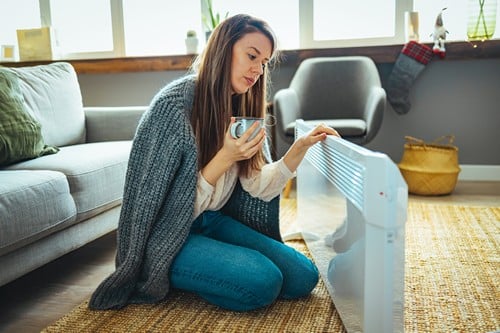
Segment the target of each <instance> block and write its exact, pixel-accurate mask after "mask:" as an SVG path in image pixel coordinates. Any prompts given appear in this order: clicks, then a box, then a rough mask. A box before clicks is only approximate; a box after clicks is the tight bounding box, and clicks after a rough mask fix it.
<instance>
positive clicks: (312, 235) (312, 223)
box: [285, 120, 408, 333]
mask: <svg viewBox="0 0 500 333" xmlns="http://www.w3.org/2000/svg"><path fill="white" fill-rule="evenodd" d="M312 129H313V127H312V126H310V125H307V124H306V123H305V122H304V121H302V120H298V121H297V122H296V137H300V136H303V135H304V134H306V133H307V132H309V131H310V130H312ZM407 205H408V189H407V185H406V183H405V181H404V179H403V177H402V176H401V174H400V172H399V169H398V168H397V166H396V165H395V163H394V162H393V161H392V160H391V159H390V158H389V157H388V156H387V155H385V154H383V153H378V152H373V151H371V150H369V149H366V148H364V147H361V146H358V145H356V144H353V143H351V142H349V141H346V140H344V139H341V138H337V137H333V136H329V137H327V139H326V140H325V141H323V142H321V143H319V144H316V145H314V146H313V147H311V148H310V149H309V150H308V152H307V154H306V156H305V158H304V160H303V161H302V163H301V165H300V166H299V168H298V170H297V219H298V225H299V229H300V232H301V236H302V237H303V238H304V240H305V241H306V244H307V246H308V248H309V250H310V252H311V255H312V256H313V258H314V260H315V262H316V264H317V266H318V269H319V271H320V273H321V276H322V278H323V280H324V282H325V284H326V286H327V289H328V291H329V293H330V295H331V297H332V300H333V302H334V304H335V307H336V309H337V311H338V312H339V314H340V317H341V319H342V322H343V324H344V326H345V328H346V329H347V331H348V332H375V333H380V332H384V333H389V332H403V331H404V265H405V262H404V251H405V250H404V249H405V222H406V212H407ZM285 238H286V236H285Z"/></svg>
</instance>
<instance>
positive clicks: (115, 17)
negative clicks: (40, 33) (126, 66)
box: [38, 0, 125, 59]
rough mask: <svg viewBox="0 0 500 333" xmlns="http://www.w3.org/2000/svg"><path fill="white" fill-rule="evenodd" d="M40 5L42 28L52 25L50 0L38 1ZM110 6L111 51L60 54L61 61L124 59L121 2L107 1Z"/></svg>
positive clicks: (116, 0)
mask: <svg viewBox="0 0 500 333" xmlns="http://www.w3.org/2000/svg"><path fill="white" fill-rule="evenodd" d="M38 1H39V4H40V21H41V24H42V27H50V26H51V25H52V20H51V14H50V13H51V11H50V0H38ZM108 1H109V5H110V6H111V21H112V22H111V29H112V32H113V49H112V50H111V51H102V52H75V53H64V54H61V55H60V56H61V58H62V59H100V58H120V57H125V32H124V25H123V6H122V0H108Z"/></svg>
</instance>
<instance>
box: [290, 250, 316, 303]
mask: <svg viewBox="0 0 500 333" xmlns="http://www.w3.org/2000/svg"><path fill="white" fill-rule="evenodd" d="M289 279H290V281H289V282H290V283H285V285H286V287H284V288H283V290H282V292H281V297H283V298H285V299H295V298H300V297H304V296H307V295H309V294H310V293H311V291H313V289H314V288H315V287H316V285H317V284H318V281H319V272H318V268H317V267H316V265H315V264H314V263H313V262H312V261H311V260H309V259H306V260H304V261H302V262H301V263H300V264H298V265H297V266H296V267H295V270H294V272H293V274H292V275H291V276H290V277H289Z"/></svg>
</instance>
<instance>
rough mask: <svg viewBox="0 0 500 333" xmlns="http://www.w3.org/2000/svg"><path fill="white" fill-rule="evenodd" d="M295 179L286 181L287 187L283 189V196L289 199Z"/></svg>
mask: <svg viewBox="0 0 500 333" xmlns="http://www.w3.org/2000/svg"><path fill="white" fill-rule="evenodd" d="M292 185H293V179H289V180H288V181H287V182H286V185H285V189H284V190H283V198H285V199H288V197H289V196H290V191H292Z"/></svg>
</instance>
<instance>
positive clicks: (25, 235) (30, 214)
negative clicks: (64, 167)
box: [0, 170, 76, 255]
mask: <svg viewBox="0 0 500 333" xmlns="http://www.w3.org/2000/svg"><path fill="white" fill-rule="evenodd" d="M0 216H1V219H0V230H1V232H0V255H3V254H4V253H7V252H10V251H13V250H15V249H17V248H20V247H22V246H24V245H26V244H29V243H31V242H33V241H35V240H38V239H40V238H42V237H44V236H46V235H47V234H50V233H52V232H54V231H56V230H60V229H63V228H64V227H65V226H67V225H69V224H71V223H72V222H73V221H74V220H75V218H76V207H75V202H74V201H73V198H72V197H71V195H70V192H69V186H68V182H67V180H66V177H65V176H64V174H62V173H60V172H57V171H46V170H40V171H25V170H18V171H9V170H2V171H0Z"/></svg>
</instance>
